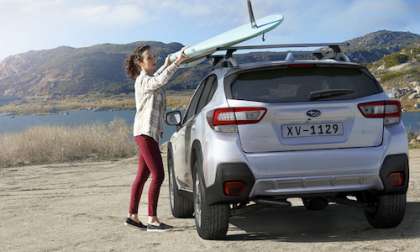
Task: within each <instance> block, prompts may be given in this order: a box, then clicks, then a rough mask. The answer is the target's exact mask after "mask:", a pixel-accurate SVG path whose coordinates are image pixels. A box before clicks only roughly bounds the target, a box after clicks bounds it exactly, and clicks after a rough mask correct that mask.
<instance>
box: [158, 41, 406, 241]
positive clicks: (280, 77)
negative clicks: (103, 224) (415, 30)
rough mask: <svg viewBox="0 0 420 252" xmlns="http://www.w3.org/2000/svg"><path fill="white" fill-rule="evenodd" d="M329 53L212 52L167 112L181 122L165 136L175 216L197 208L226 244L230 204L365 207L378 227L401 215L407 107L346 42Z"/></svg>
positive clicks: (200, 228)
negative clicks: (275, 56) (210, 65)
mask: <svg viewBox="0 0 420 252" xmlns="http://www.w3.org/2000/svg"><path fill="white" fill-rule="evenodd" d="M295 46H297V45H295ZM302 46H303V45H302ZM273 47H274V46H273ZM275 47H282V46H281V45H276V46H275ZM254 48H257V47H254ZM264 48H266V47H264ZM329 48H330V49H331V50H330V52H331V51H332V53H322V54H321V55H323V56H322V57H320V56H319V55H320V53H319V51H318V52H316V53H314V54H313V55H314V57H315V58H313V59H310V60H295V57H294V55H293V54H292V53H289V54H288V55H287V58H286V59H285V60H284V61H278V62H259V63H252V64H242V65H238V64H236V63H235V61H234V60H233V58H232V52H233V51H235V50H238V49H249V48H246V47H244V48H240V47H236V48H228V49H226V50H228V53H227V56H225V57H217V56H215V58H214V62H215V69H214V70H213V71H212V72H211V73H210V74H209V75H208V76H207V77H205V78H204V79H203V80H202V81H201V83H200V84H199V85H198V87H197V89H196V91H195V93H194V95H193V96H192V99H191V101H190V104H189V106H188V109H187V111H186V113H185V115H184V116H182V114H181V112H180V111H172V112H169V113H167V114H166V122H167V124H169V125H176V127H177V131H176V132H175V133H174V134H173V136H172V137H171V138H170V141H169V142H168V169H169V173H168V174H169V187H170V188H169V191H170V205H171V210H172V214H173V216H174V217H178V218H185V217H191V216H193V215H194V216H195V223H196V228H197V232H198V234H199V235H200V237H202V238H204V239H223V238H225V236H226V233H227V229H228V224H229V216H230V211H231V210H232V209H235V208H237V207H246V206H247V205H248V203H250V202H254V203H256V204H277V205H284V206H290V205H291V204H290V202H289V201H288V200H287V199H288V198H296V197H298V198H301V199H302V201H303V204H304V206H305V207H306V208H307V209H308V210H321V209H323V208H325V207H327V206H328V204H329V203H340V204H347V205H351V206H356V207H360V208H363V210H364V212H365V215H366V217H367V220H368V222H369V223H370V224H371V225H372V226H373V227H375V228H391V227H395V226H397V225H398V224H399V223H400V222H401V221H402V219H403V216H404V212H405V207H406V192H407V188H408V182H409V171H408V169H409V168H408V143H407V135H406V131H405V128H404V125H403V123H402V121H401V105H400V102H399V101H397V100H391V99H389V97H388V96H387V94H386V93H385V92H384V91H383V89H382V88H381V86H380V84H379V83H378V81H377V80H376V79H375V78H374V77H373V76H372V74H370V73H369V71H368V70H367V69H366V67H364V66H362V65H359V64H355V63H352V62H349V60H348V58H347V57H346V56H345V55H344V54H343V53H341V51H340V49H339V46H338V45H329ZM325 55H327V56H325ZM331 55H332V56H331Z"/></svg>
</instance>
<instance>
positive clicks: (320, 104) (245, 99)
mask: <svg viewBox="0 0 420 252" xmlns="http://www.w3.org/2000/svg"><path fill="white" fill-rule="evenodd" d="M227 85H229V86H228V88H229V89H230V90H229V91H230V97H229V99H228V103H229V106H230V107H264V108H266V109H267V112H266V114H265V116H264V117H263V118H262V120H261V121H259V122H258V123H256V124H244V125H238V132H239V136H240V140H241V146H242V149H243V150H244V151H245V152H273V151H290V150H313V149H330V148H353V147H369V146H378V145H380V144H381V142H382V135H383V119H382V118H373V119H372V118H365V117H364V116H363V115H362V114H361V112H360V111H359V108H358V104H359V103H361V102H365V101H369V100H375V99H379V98H378V97H381V96H382V94H383V91H382V88H381V87H380V85H379V84H378V83H377V81H376V80H375V79H374V78H373V77H372V76H371V75H370V74H369V73H368V72H367V70H365V69H364V68H360V67H356V66H351V67H350V66H338V65H332V64H317V65H314V64H309V65H298V64H296V65H288V66H283V67H278V68H275V69H273V68H272V69H260V70H253V71H247V72H243V73H240V74H238V75H237V76H236V77H235V78H234V81H233V82H230V83H228V84H227Z"/></svg>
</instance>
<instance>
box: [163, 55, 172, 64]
mask: <svg viewBox="0 0 420 252" xmlns="http://www.w3.org/2000/svg"><path fill="white" fill-rule="evenodd" d="M169 58H170V57H169V56H167V57H166V59H165V63H164V65H165V66H169V65H170V64H171V63H172V62H171V60H170V59H169Z"/></svg>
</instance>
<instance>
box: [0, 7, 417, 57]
mask: <svg viewBox="0 0 420 252" xmlns="http://www.w3.org/2000/svg"><path fill="white" fill-rule="evenodd" d="M252 3H253V5H254V13H255V16H256V17H257V18H258V17H263V16H266V15H270V14H277V13H280V14H283V15H284V16H285V20H284V22H283V24H281V25H280V26H279V27H278V28H276V29H275V30H273V31H272V32H270V33H269V34H267V35H266V42H265V43H304V42H340V41H344V40H347V39H351V38H354V37H357V36H362V35H364V34H366V33H369V32H374V31H377V30H382V29H386V30H393V31H410V32H413V33H418V34H420V0H335V1H333V0H317V1H314V0H253V1H252ZM247 22H249V18H248V12H247V6H246V0H208V1H207V0H102V1H99V0H0V60H2V59H4V58H5V57H7V56H9V55H14V54H18V53H22V52H26V51H29V50H40V49H50V48H55V47H58V46H63V45H65V46H72V47H85V46H90V45H94V44H100V43H118V44H125V43H131V42H134V41H141V40H155V41H163V42H180V43H183V44H186V45H191V44H194V43H197V42H200V41H202V40H205V39H207V38H210V37H212V36H214V35H217V34H219V33H222V32H224V31H227V30H229V29H231V28H234V27H236V26H239V25H242V24H244V23H247ZM248 43H252V44H261V43H263V42H262V41H261V39H260V38H258V39H254V40H253V41H250V42H248Z"/></svg>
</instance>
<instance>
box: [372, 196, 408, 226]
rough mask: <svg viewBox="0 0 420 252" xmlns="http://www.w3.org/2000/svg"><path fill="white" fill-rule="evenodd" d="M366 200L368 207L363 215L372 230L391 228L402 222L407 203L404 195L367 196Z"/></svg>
mask: <svg viewBox="0 0 420 252" xmlns="http://www.w3.org/2000/svg"><path fill="white" fill-rule="evenodd" d="M366 199H367V203H368V205H369V206H370V207H369V208H368V209H366V210H365V215H366V218H367V220H368V222H369V223H370V225H372V226H373V227H374V228H393V227H396V226H398V225H399V224H400V223H401V221H402V220H403V218H404V214H405V208H406V203H407V195H406V194H405V193H403V194H385V195H369V196H367V197H365V200H366Z"/></svg>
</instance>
